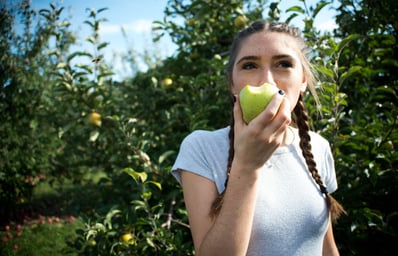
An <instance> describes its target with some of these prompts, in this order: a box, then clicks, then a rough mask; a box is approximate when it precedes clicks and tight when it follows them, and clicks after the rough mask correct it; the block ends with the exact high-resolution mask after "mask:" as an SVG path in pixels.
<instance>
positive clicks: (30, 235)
mask: <svg viewBox="0 0 398 256" xmlns="http://www.w3.org/2000/svg"><path fill="white" fill-rule="evenodd" d="M42 220H44V219H42ZM42 220H37V221H35V222H32V223H30V224H29V225H24V226H23V227H22V229H21V230H20V231H17V230H15V229H14V230H12V231H8V232H1V233H2V234H1V236H2V237H4V236H5V235H7V234H12V235H13V237H12V238H11V239H9V241H8V242H7V243H4V242H3V246H4V247H3V246H2V250H1V255H4V256H8V255H10V256H11V255H26V256H27V255H29V256H46V255H51V256H62V255H64V256H71V255H77V251H76V250H74V249H73V247H71V246H69V244H73V241H74V240H75V238H76V237H77V234H76V232H75V231H76V229H80V228H83V227H84V224H83V223H82V222H81V221H80V220H78V219H76V220H75V221H67V220H62V221H60V222H58V223H54V222H53V223H49V222H48V220H47V221H44V222H42V223H41V222H40V221H42ZM53 221H54V218H53ZM18 232H20V233H18ZM18 234H19V235H18Z"/></svg>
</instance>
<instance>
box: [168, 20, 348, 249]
mask: <svg viewBox="0 0 398 256" xmlns="http://www.w3.org/2000/svg"><path fill="white" fill-rule="evenodd" d="M305 50H306V47H305V43H304V40H303V39H302V38H301V37H300V33H299V31H298V29H296V28H292V27H289V26H287V25H286V24H283V23H268V22H255V23H253V24H252V25H251V26H249V27H248V28H246V29H244V30H243V31H241V32H240V33H239V34H238V35H237V37H236V38H235V40H234V42H233V44H232V46H231V49H230V60H229V64H228V67H227V71H228V78H229V83H230V87H231V93H232V95H233V98H234V105H233V118H232V120H233V121H232V123H231V125H230V126H228V127H226V128H223V129H219V130H216V131H195V132H193V133H191V134H190V135H189V136H187V137H186V138H185V139H184V141H183V143H182V144H181V148H180V152H179V154H178V156H177V159H176V162H175V164H174V166H173V168H172V174H173V175H174V176H175V177H176V178H177V180H178V181H179V182H181V185H182V188H183V192H184V200H185V204H186V208H187V211H188V217H189V222H190V226H191V233H192V237H193V242H194V245H195V251H196V255H206V256H209V255H229V256H230V255H284V256H286V255H289V256H290V255H338V254H339V253H338V250H337V247H336V244H335V241H334V237H333V231H332V224H331V221H330V219H331V218H330V216H329V213H331V214H330V215H332V218H336V217H337V216H338V215H339V214H340V213H341V212H342V211H344V210H343V209H342V207H341V206H340V205H339V204H338V203H337V202H336V201H335V200H333V198H332V197H331V196H330V195H329V193H331V192H334V191H335V190H336V189H337V184H336V177H335V170H334V166H333V158H332V155H331V151H330V146H329V144H328V142H327V141H326V140H325V139H323V138H322V137H321V136H320V135H318V134H315V133H313V132H310V131H309V125H308V115H307V113H306V111H305V109H304V104H303V101H302V95H303V93H304V92H305V90H306V89H307V87H308V88H309V89H310V91H311V92H312V93H313V94H314V96H315V97H316V93H315V89H314V79H313V75H312V73H311V68H310V63H309V61H308V59H307V57H306V56H305ZM266 82H267V83H270V84H272V85H275V86H276V87H277V88H278V89H279V93H277V94H276V95H275V96H274V97H273V99H272V101H271V102H270V104H269V105H268V106H267V108H266V109H265V110H264V111H263V112H262V113H261V114H260V115H259V116H257V117H256V118H255V119H253V120H252V121H251V122H250V123H249V124H246V123H245V122H244V121H243V120H242V112H241V108H240V104H239V97H238V95H239V92H240V90H241V89H242V88H243V87H244V86H245V85H247V84H250V85H254V86H259V85H262V84H264V83H266ZM293 127H298V128H293Z"/></svg>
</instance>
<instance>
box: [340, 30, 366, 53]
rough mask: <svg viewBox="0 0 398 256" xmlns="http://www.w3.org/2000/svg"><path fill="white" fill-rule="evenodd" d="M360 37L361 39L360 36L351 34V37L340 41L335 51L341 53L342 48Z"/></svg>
mask: <svg viewBox="0 0 398 256" xmlns="http://www.w3.org/2000/svg"><path fill="white" fill-rule="evenodd" d="M360 37H361V35H359V34H351V35H349V36H347V37H346V38H344V39H343V40H341V42H340V43H339V44H338V48H337V51H338V52H341V51H342V50H343V48H344V47H345V46H347V45H348V44H349V43H350V42H351V41H353V40H356V39H358V38H360Z"/></svg>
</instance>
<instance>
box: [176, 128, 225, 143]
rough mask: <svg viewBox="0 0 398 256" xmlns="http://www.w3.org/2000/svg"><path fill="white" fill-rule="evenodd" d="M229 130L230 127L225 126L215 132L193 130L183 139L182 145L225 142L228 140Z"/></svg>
mask: <svg viewBox="0 0 398 256" xmlns="http://www.w3.org/2000/svg"><path fill="white" fill-rule="evenodd" d="M229 129H230V127H229V126H227V127H224V128H221V129H217V130H194V131H192V132H191V133H190V134H188V135H187V136H186V137H185V138H184V140H183V143H203V142H206V143H208V142H211V141H221V140H225V139H228V133H229Z"/></svg>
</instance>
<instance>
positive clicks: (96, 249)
mask: <svg viewBox="0 0 398 256" xmlns="http://www.w3.org/2000/svg"><path fill="white" fill-rule="evenodd" d="M337 6H338V7H337V9H336V13H337V17H336V22H337V25H338V27H337V28H336V29H335V30H334V31H332V32H321V31H319V30H318V29H317V28H316V27H314V26H313V24H314V20H315V19H316V17H317V15H318V13H319V11H320V10H322V8H330V7H331V3H330V1H318V2H317V3H316V4H315V5H314V6H309V5H308V4H307V3H306V2H305V1H304V0H300V1H297V4H296V5H293V4H292V6H291V7H290V8H289V9H288V10H286V13H287V14H288V17H289V18H288V19H287V20H283V21H286V22H289V23H292V24H294V22H295V21H297V20H298V19H301V20H302V21H304V24H305V27H304V30H303V35H304V37H305V38H306V40H307V42H308V44H309V46H310V49H311V58H312V62H313V63H314V67H315V68H316V70H317V71H318V73H319V74H318V75H319V78H320V82H319V84H318V85H319V87H320V88H321V87H322V90H320V100H321V102H322V108H321V109H320V112H321V113H322V115H319V111H318V110H317V109H316V108H315V106H314V104H313V101H312V99H311V98H310V97H308V98H307V103H308V104H307V108H308V110H309V112H310V114H311V116H312V117H313V120H314V122H313V123H312V125H313V129H314V130H316V131H318V132H320V133H321V134H322V135H323V136H324V137H326V138H327V139H328V140H329V141H330V143H331V145H332V148H333V153H334V157H335V164H336V170H337V175H338V179H339V180H338V182H339V190H338V191H337V192H336V194H335V197H336V198H337V199H338V200H340V201H341V202H342V203H343V204H344V206H345V208H346V210H347V212H348V215H347V216H344V217H342V218H341V220H340V221H339V223H338V224H337V225H336V226H335V237H336V241H337V244H338V246H339V248H340V252H341V254H342V255H393V254H394V253H395V252H396V251H397V249H398V248H397V246H398V243H397V242H398V239H397V232H398V200H397V198H398V186H397V185H398V175H397V166H398V164H397V159H398V153H397V146H396V145H397V143H398V133H397V115H398V112H397V110H398V108H397V102H398V101H397V98H398V97H397V88H398V87H397V86H398V84H397V83H398V72H397V70H398V69H397V68H398V49H397V36H398V21H397V20H396V18H395V17H396V15H395V14H396V13H397V11H398V6H397V1H395V0H385V1H373V0H362V1H359V0H339V1H338V2H337ZM0 10H1V16H0V20H1V22H0V30H1V33H0V36H1V40H0V51H1V55H0V58H1V62H0V84H1V87H0V118H1V122H0V159H1V161H0V205H1V206H2V207H1V209H0V217H1V218H0V219H1V222H2V223H1V225H2V226H3V227H4V228H3V229H2V231H1V233H0V234H1V237H2V242H1V245H0V250H1V255H48V254H49V251H51V253H52V254H53V255H193V254H194V253H193V248H192V242H191V237H190V233H189V228H188V226H187V216H186V211H185V209H184V204H183V200H182V196H181V189H180V187H179V186H178V184H177V183H176V181H175V180H174V179H173V178H172V177H171V176H170V175H169V170H170V167H171V165H172V163H173V161H174V159H175V157H176V153H177V152H178V147H179V144H180V143H181V140H182V139H183V138H184V137H185V136H186V135H187V134H188V133H189V132H190V131H192V130H194V129H216V128H220V127H223V126H226V125H228V123H229V118H230V98H229V94H228V86H227V83H226V80H225V77H224V75H225V74H224V68H225V64H226V61H227V57H228V56H227V50H228V46H229V44H230V43H231V41H232V38H233V35H234V34H235V33H236V32H237V31H239V30H240V29H241V28H242V27H244V26H245V25H246V24H248V23H250V22H251V21H254V20H258V19H269V20H280V13H281V12H282V11H284V10H280V9H279V5H278V4H277V3H276V2H269V1H265V0H251V1H250V0H245V1H231V0H228V1H227V0H218V1H210V0H192V1H179V0H170V1H169V2H168V5H167V7H166V9H165V12H164V13H165V16H164V19H163V20H161V21H156V22H154V27H155V31H156V32H157V33H158V35H159V36H162V34H169V35H170V37H171V38H172V40H173V42H174V43H176V45H177V47H178V49H177V52H176V54H175V55H174V56H172V57H169V58H167V59H164V60H163V61H162V62H161V65H158V66H156V67H154V68H150V69H149V70H148V71H146V72H137V73H134V75H133V76H132V77H131V78H128V79H125V80H124V81H122V82H115V81H113V80H112V74H113V73H112V68H113V67H112V65H110V64H108V63H107V62H106V60H103V59H102V52H103V50H104V49H105V48H106V47H107V46H108V43H107V42H102V41H101V38H100V37H99V33H98V32H99V29H100V25H101V24H102V23H103V22H105V21H106V8H104V9H99V10H89V11H87V21H86V22H85V25H86V26H88V27H90V28H91V31H92V33H91V34H90V35H87V37H86V39H85V40H86V41H87V42H88V43H90V44H91V45H92V51H91V52H79V51H71V50H70V48H71V46H73V45H74V44H77V43H79V42H78V41H77V38H76V36H75V35H74V34H73V33H72V32H71V30H70V25H71V24H70V21H69V20H68V18H64V16H63V12H64V10H63V7H62V5H57V4H51V5H50V6H49V7H48V9H43V10H40V11H39V12H35V11H34V10H32V8H31V7H30V5H29V1H20V2H19V3H18V4H12V5H11V4H6V2H5V1H1V5H0ZM17 24H20V25H22V28H23V29H22V30H21V29H17ZM147 57H148V56H147ZM148 58H149V59H148V61H149V60H150V59H151V58H153V59H156V56H149V57H148ZM126 60H127V61H129V62H131V66H134V64H135V61H136V59H134V56H131V58H128V57H127V58H126ZM166 78H167V79H166ZM125 234H129V236H123V235H125ZM48 241H52V243H48Z"/></svg>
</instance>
